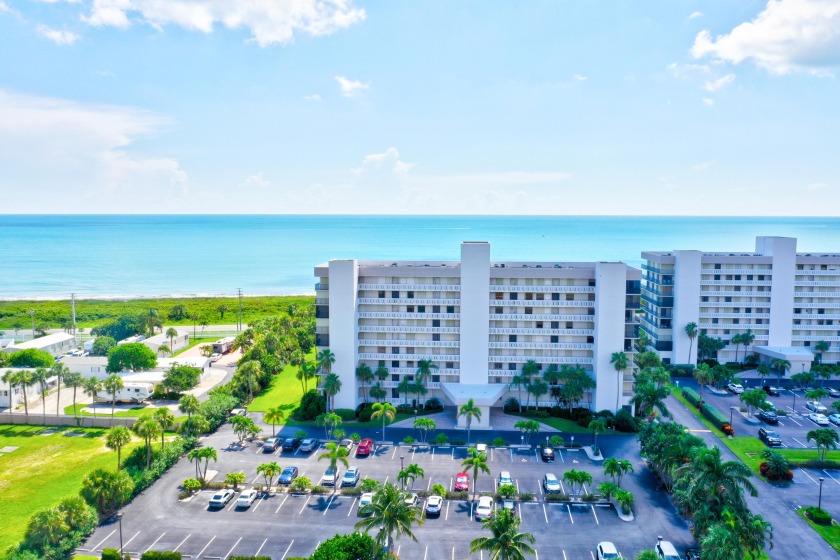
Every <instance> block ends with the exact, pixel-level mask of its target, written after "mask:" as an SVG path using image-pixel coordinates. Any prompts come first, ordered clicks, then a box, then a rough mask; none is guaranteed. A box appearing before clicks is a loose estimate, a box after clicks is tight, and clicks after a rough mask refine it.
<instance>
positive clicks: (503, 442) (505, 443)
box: [493, 437, 507, 447]
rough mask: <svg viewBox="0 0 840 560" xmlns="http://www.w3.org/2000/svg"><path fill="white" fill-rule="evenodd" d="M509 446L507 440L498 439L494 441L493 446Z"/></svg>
mask: <svg viewBox="0 0 840 560" xmlns="http://www.w3.org/2000/svg"><path fill="white" fill-rule="evenodd" d="M506 445H507V442H506V441H505V438H501V437H497V438H494V439H493V446H494V447H504V446H506Z"/></svg>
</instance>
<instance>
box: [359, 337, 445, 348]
mask: <svg viewBox="0 0 840 560" xmlns="http://www.w3.org/2000/svg"><path fill="white" fill-rule="evenodd" d="M358 342H359V346H360V347H361V346H386V347H394V346H401V347H405V346H410V347H414V348H460V347H461V342H460V341H458V340H373V339H365V338H360V339H359V341H358Z"/></svg>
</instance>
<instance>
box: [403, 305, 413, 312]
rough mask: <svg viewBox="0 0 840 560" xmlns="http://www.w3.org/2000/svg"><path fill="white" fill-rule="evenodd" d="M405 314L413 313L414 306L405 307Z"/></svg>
mask: <svg viewBox="0 0 840 560" xmlns="http://www.w3.org/2000/svg"><path fill="white" fill-rule="evenodd" d="M405 312H406V313H414V306H413V305H406V306H405Z"/></svg>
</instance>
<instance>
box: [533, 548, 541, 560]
mask: <svg viewBox="0 0 840 560" xmlns="http://www.w3.org/2000/svg"><path fill="white" fill-rule="evenodd" d="M534 556H535V557H536V560H540V555H539V554H538V553H537V549H536V548H535V549H534Z"/></svg>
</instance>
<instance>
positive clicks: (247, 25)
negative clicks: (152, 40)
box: [82, 0, 365, 47]
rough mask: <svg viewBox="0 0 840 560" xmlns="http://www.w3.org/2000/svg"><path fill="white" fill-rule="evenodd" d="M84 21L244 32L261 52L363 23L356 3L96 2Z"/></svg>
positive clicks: (346, 0)
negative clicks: (301, 37) (304, 36)
mask: <svg viewBox="0 0 840 560" xmlns="http://www.w3.org/2000/svg"><path fill="white" fill-rule="evenodd" d="M82 19H83V20H84V21H86V22H87V23H89V24H90V25H95V26H103V25H104V26H114V27H121V28H125V27H128V26H129V25H131V23H132V21H135V20H136V21H140V22H143V23H147V24H149V25H152V26H155V27H158V28H161V27H163V26H166V25H175V26H178V27H183V28H185V29H190V30H195V31H202V32H204V33H212V32H213V28H214V26H215V25H217V24H220V25H222V26H224V27H226V28H228V29H245V30H247V31H248V32H249V33H250V34H251V37H252V40H254V41H255V42H257V43H258V44H259V45H260V46H261V47H266V46H269V45H275V44H285V43H289V42H291V41H293V40H294V37H295V35H296V34H299V33H303V34H307V35H313V36H321V35H329V34H331V33H334V32H336V31H338V30H340V29H344V28H346V27H350V26H351V25H354V24H356V23H359V22H361V21H363V20H364V19H365V11H364V10H363V9H361V8H356V7H354V6H353V0H292V1H285V2H279V1H277V0H236V1H231V0H93V5H92V6H91V10H90V14H89V15H86V16H83V18H82Z"/></svg>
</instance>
